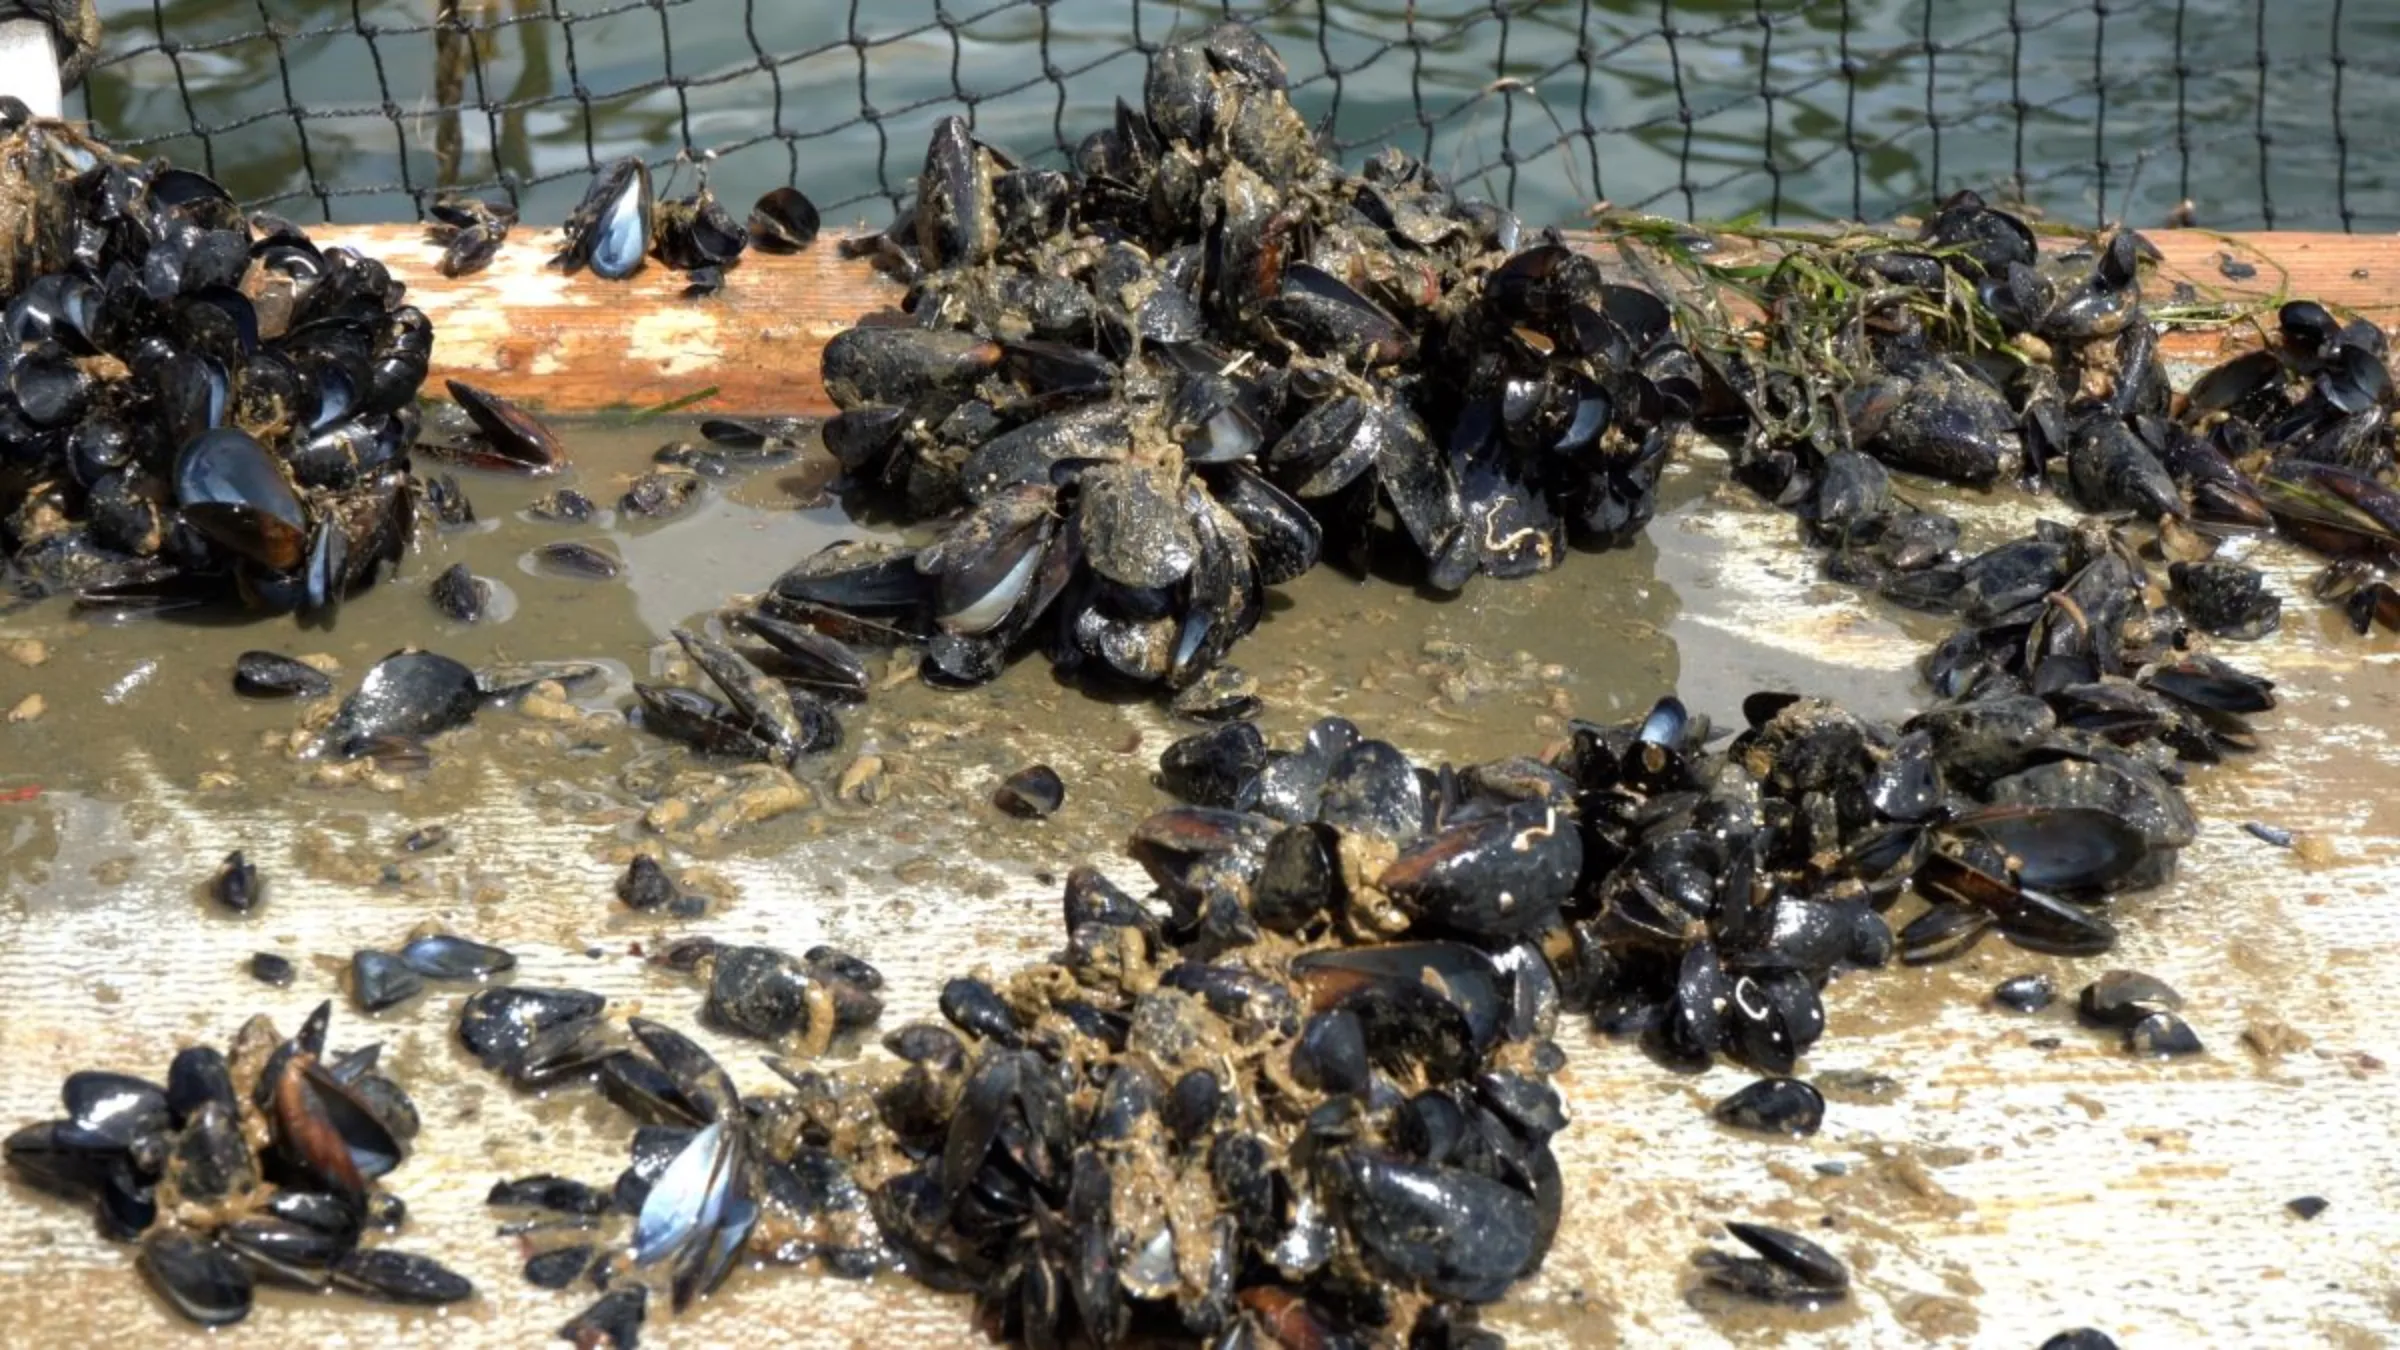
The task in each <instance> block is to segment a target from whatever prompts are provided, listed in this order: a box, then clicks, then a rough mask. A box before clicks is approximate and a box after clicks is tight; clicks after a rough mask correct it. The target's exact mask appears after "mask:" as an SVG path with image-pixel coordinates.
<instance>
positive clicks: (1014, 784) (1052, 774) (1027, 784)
mask: <svg viewBox="0 0 2400 1350" xmlns="http://www.w3.org/2000/svg"><path fill="white" fill-rule="evenodd" d="M1066 800H1067V785H1066V782H1065V780H1063V779H1061V778H1060V777H1059V776H1058V771H1057V770H1056V769H1053V768H1051V767H1050V766H1049V765H1047V764H1033V765H1028V766H1027V767H1025V768H1022V769H1019V770H1017V771H1016V772H1015V773H1012V774H1010V775H1009V776H1008V778H1007V780H1006V781H1004V782H1002V783H1001V784H1000V787H999V789H998V790H997V791H996V792H994V793H993V794H992V804H993V805H994V806H997V807H999V808H1000V809H1001V810H1003V811H1006V812H1007V813H1008V814H1010V815H1012V816H1018V817H1021V818H1023V819H1026V820H1039V819H1041V818H1042V817H1044V816H1047V815H1050V814H1052V813H1053V812H1055V811H1057V810H1058V808H1059V807H1060V806H1061V805H1063V804H1064V803H1065V802H1066Z"/></svg>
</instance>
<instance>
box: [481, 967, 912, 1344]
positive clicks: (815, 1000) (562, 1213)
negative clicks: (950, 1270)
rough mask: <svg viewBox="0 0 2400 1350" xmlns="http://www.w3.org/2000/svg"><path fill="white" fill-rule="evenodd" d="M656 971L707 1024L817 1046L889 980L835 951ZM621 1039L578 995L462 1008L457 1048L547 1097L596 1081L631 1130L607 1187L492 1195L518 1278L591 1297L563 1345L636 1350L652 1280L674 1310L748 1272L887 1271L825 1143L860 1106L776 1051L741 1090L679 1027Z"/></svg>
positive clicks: (551, 1182)
mask: <svg viewBox="0 0 2400 1350" xmlns="http://www.w3.org/2000/svg"><path fill="white" fill-rule="evenodd" d="M661 960H662V964H665V965H668V966H670V967H673V968H687V969H688V968H695V967H696V968H698V969H700V970H701V971H702V972H703V973H704V974H705V977H706V979H707V981H708V984H709V996H708V1002H707V1004H706V1006H705V1009H704V1017H705V1018H706V1020H708V1021H710V1022H712V1023H714V1024H715V1025H717V1026H718V1027H720V1028H722V1029H725V1030H730V1031H734V1032H736V1033H738V1034H743V1035H749V1036H755V1037H759V1038H761V1039H768V1040H777V1039H787V1038H788V1039H789V1040H790V1041H791V1042H792V1043H793V1044H794V1045H795V1046H796V1047H799V1048H805V1049H808V1050H810V1051H816V1050H822V1049H824V1048H825V1047H826V1046H827V1045H828V1044H829V1043H830V1042H831V1040H832V1038H833V1036H834V1035H835V1034H836V1032H852V1031H856V1030H858V1029H860V1028H863V1027H864V1026H865V1025H867V1024H868V1023H871V1022H872V1021H873V1020H874V1018H875V1016H876V1015H877V1013H878V1012H880V1004H879V1003H878V1002H877V1001H876V999H875V997H874V990H875V989H876V988H878V987H880V986H881V984H882V977H881V976H880V975H879V974H877V973H876V972H875V970H874V968H873V967H871V966H869V965H867V964H866V963H865V962H863V961H859V960H857V959H856V958H854V957H850V956H848V955H847V954H845V953H841V952H837V951H834V950H832V949H830V948H818V949H814V950H812V951H810V952H809V953H808V954H807V956H806V958H805V959H804V960H794V959H792V958H791V957H789V956H787V955H785V954H784V953H782V952H778V951H775V950H773V949H771V948H766V947H734V946H723V947H720V946H718V945H716V944H714V943H711V942H706V941H704V940H687V941H686V942H683V943H679V944H677V945H676V947H675V948H674V949H672V950H671V951H670V952H669V953H667V954H664V955H662V958H661ZM625 1026H626V1030H627V1031H628V1032H629V1033H630V1035H631V1041H632V1043H631V1044H624V1043H622V1042H623V1039H624V1038H622V1037H619V1036H618V1035H616V1034H615V1033H614V1032H613V1030H612V1029H611V1026H610V1024H609V1021H608V1019H607V1001H606V1000H605V999H603V998H602V997H601V996H600V995H598V994H593V993H588V992H585V991H583V990H579V989H546V988H532V987H526V986H514V987H499V988H491V989H485V990H482V991H480V992H478V993H476V994H474V995H473V996H471V997H469V998H468V999H467V1000H466V1001H465V1003H464V1004H463V1005H462V1006H461V1008H460V1012H459V1021H458V1034H459V1038H460V1040H461V1041H462V1042H463V1043H464V1044H465V1045H466V1047H467V1048H468V1050H469V1051H470V1052H472V1053H473V1054H474V1055H475V1056H476V1058H477V1059H478V1060H479V1061H481V1062H482V1063H483V1064H484V1065H485V1066H486V1067H487V1068H490V1069H493V1070H494V1071H496V1072H498V1073H500V1074H502V1075H504V1076H505V1077H507V1078H508V1079H509V1080H510V1081H512V1082H514V1083H516V1084H518V1085H519V1086H521V1087H527V1088H534V1089H539V1090H543V1091H555V1090H558V1089H560V1088H562V1087H564V1086H566V1085H569V1084H572V1083H576V1082H589V1083H592V1084H595V1085H596V1086H598V1088H599V1089H600V1091H601V1092H602V1093H603V1094H604V1095H605V1096H606V1097H607V1098H608V1099H609V1100H611V1101H613V1102H615V1103H616V1104H617V1105H619V1106H620V1107H622V1108H623V1109H624V1110H625V1111H626V1112H627V1113H628V1114H629V1115H630V1116H631V1117H632V1118H633V1119H634V1120H635V1121H636V1122H637V1125H638V1128H637V1129H636V1130H635V1132H634V1135H633V1138H632V1141H631V1158H630V1162H629V1164H628V1166H627V1167H626V1168H625V1170H624V1171H623V1172H622V1173H621V1174H619V1175H618V1177H617V1178H616V1179H615V1180H614V1182H613V1183H610V1184H608V1185H606V1186H594V1185H589V1184H586V1183H582V1182H578V1181H574V1180H572V1179H569V1178H564V1177H559V1176H555V1175H550V1174H541V1175H536V1176H531V1177H520V1178H513V1179H506V1180H503V1181H501V1182H500V1183H498V1184H496V1185H495V1186H493V1188H492V1191H491V1195H490V1203H491V1204H492V1206H493V1207H494V1208H497V1209H501V1210H504V1211H507V1212H510V1213H511V1214H514V1215H516V1216H517V1217H516V1218H514V1219H513V1220H512V1221H511V1222H510V1223H509V1224H508V1225H506V1226H505V1227H503V1228H502V1230H501V1232H502V1235H503V1236H506V1237H510V1238H513V1239H515V1240H517V1241H518V1243H519V1244H520V1245H521V1246H522V1247H523V1249H524V1250H526V1252H527V1253H528V1255H527V1257H526V1261H525V1276H526V1279H527V1280H528V1281H529V1282H531V1283H533V1284H535V1285H537V1286H540V1287H543V1288H549V1289H561V1288H565V1287H566V1286H567V1285H568V1284H570V1283H573V1282H575V1281H576V1280H578V1279H581V1280H583V1281H584V1282H585V1283H587V1284H589V1285H590V1286H591V1287H594V1288H597V1289H599V1290H600V1291H601V1295H600V1297H599V1299H598V1300H597V1301H595V1302H594V1303H593V1304H592V1305H591V1306H590V1307H589V1308H587V1309H585V1310H584V1311H583V1312H582V1313H581V1314H579V1315H578V1316H577V1317H576V1318H575V1319H574V1320H573V1321H571V1322H569V1323H568V1324H567V1325H566V1327H564V1328H563V1329H562V1330H561V1333H560V1334H561V1335H562V1336H564V1337H566V1338H567V1339H569V1340H572V1341H575V1342H576V1343H577V1344H598V1343H601V1342H602V1341H606V1342H608V1343H611V1344H615V1345H632V1344H634V1343H635V1342H636V1339H637V1338H638V1333H639V1328H640V1326H641V1324H642V1322H643V1320H644V1318H645V1317H646V1316H647V1315H648V1311H649V1306H650V1298H651V1289H652V1287H653V1285H656V1286H658V1287H659V1288H661V1289H663V1291H664V1292H665V1294H666V1296H667V1297H668V1299H669V1301H670V1303H671V1306H672V1307H673V1308H674V1309H675V1310H677V1311H681V1310H682V1309H684V1308H685V1307H687V1306H688V1305H689V1304H690V1303H691V1302H692V1301H693V1300H694V1299H697V1298H699V1297H701V1296H703V1295H706V1294H707V1293H709V1292H710V1291H712V1290H714V1289H715V1288H716V1287H717V1286H718V1285H719V1284H721V1283H722V1282H723V1281H724V1280H725V1278H726V1277H727V1276H729V1275H730V1274H732V1273H733V1271H734V1269H735V1268H736V1266H738V1265H740V1264H742V1263H743V1262H745V1261H749V1262H754V1263H769V1264H775V1265H784V1266H790V1265H805V1264H810V1263H821V1264H822V1267H823V1268H824V1269H825V1270H827V1271H828V1272H830V1273H833V1274H835V1275H840V1276H843V1277H846V1278H852V1279H863V1278H865V1277H866V1276H868V1275H870V1274H873V1273H874V1272H875V1271H877V1270H880V1269H884V1268H886V1267H887V1266H889V1265H890V1264H891V1263H892V1253H891V1251H890V1249H889V1248H888V1247H887V1245H886V1244H885V1242H884V1239H883V1236H882V1234H881V1231H880V1230H879V1229H878V1227H877V1225H876V1221H875V1218H874V1215H873V1213H872V1211H871V1209H870V1206H869V1199H868V1195H867V1192H866V1190H865V1189H864V1188H863V1187H862V1185H861V1184H860V1183H859V1181H858V1180H857V1179H856V1178H855V1176H854V1175H853V1168H852V1165H851V1163H850V1161H849V1160H848V1159H847V1158H845V1157H843V1156H841V1155H840V1154H837V1153H836V1152H835V1151H834V1150H833V1149H831V1148H830V1147H829V1143H830V1141H831V1140H832V1138H833V1136H834V1132H836V1131H839V1132H840V1133H842V1134H843V1135H844V1136H845V1137H847V1136H849V1135H851V1134H854V1133H855V1128H854V1124H855V1120H854V1119H846V1118H845V1116H847V1117H852V1118H855V1117H859V1116H860V1115H861V1114H862V1113H863V1112H864V1111H865V1110H866V1109H867V1108H866V1107H865V1106H864V1105H863V1103H860V1102H858V1101H855V1100H850V1101H845V1100H842V1099H841V1094H839V1093H837V1092H836V1090H835V1088H834V1086H833V1084H832V1081H831V1080H830V1079H827V1078H826V1077H825V1076H824V1075H822V1074H820V1073H817V1072H816V1071H814V1070H810V1069H806V1068H803V1067H801V1066H799V1065H797V1064H796V1063H794V1062H793V1061H791V1060H787V1059H785V1058H783V1057H781V1056H769V1057H768V1058H767V1060H766V1063H767V1065H768V1066H769V1067H770V1068H771V1069H773V1070H774V1071H775V1072H776V1074H778V1075H779V1076H780V1077H781V1078H782V1079H783V1080H784V1081H785V1082H786V1084H787V1085H788V1090H786V1091H780V1092H753V1093H748V1094H744V1093H743V1092H741V1091H740V1090H739V1089H738V1088H736V1087H735V1086H734V1082H733V1079H732V1077H731V1075H729V1074H728V1073H726V1071H725V1069H724V1067H723V1066H722V1065H720V1064H719V1063H718V1062H717V1061H716V1059H715V1058H714V1057H712V1056H711V1055H710V1054H709V1053H708V1052H707V1051H706V1050H705V1049H703V1048H702V1047H701V1046H700V1045H699V1044H698V1043H697V1042H695V1041H693V1040H692V1039H691V1038H690V1037H688V1036H686V1035H684V1034H683V1033H682V1032H679V1031H677V1030H675V1029H674V1028H672V1027H669V1026H667V1025H665V1024H664V1023H661V1022H656V1021H652V1020H649V1019H646V1018H642V1017H629V1018H627V1019H626V1023H625ZM854 1095H855V1094H853V1096H854Z"/></svg>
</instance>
